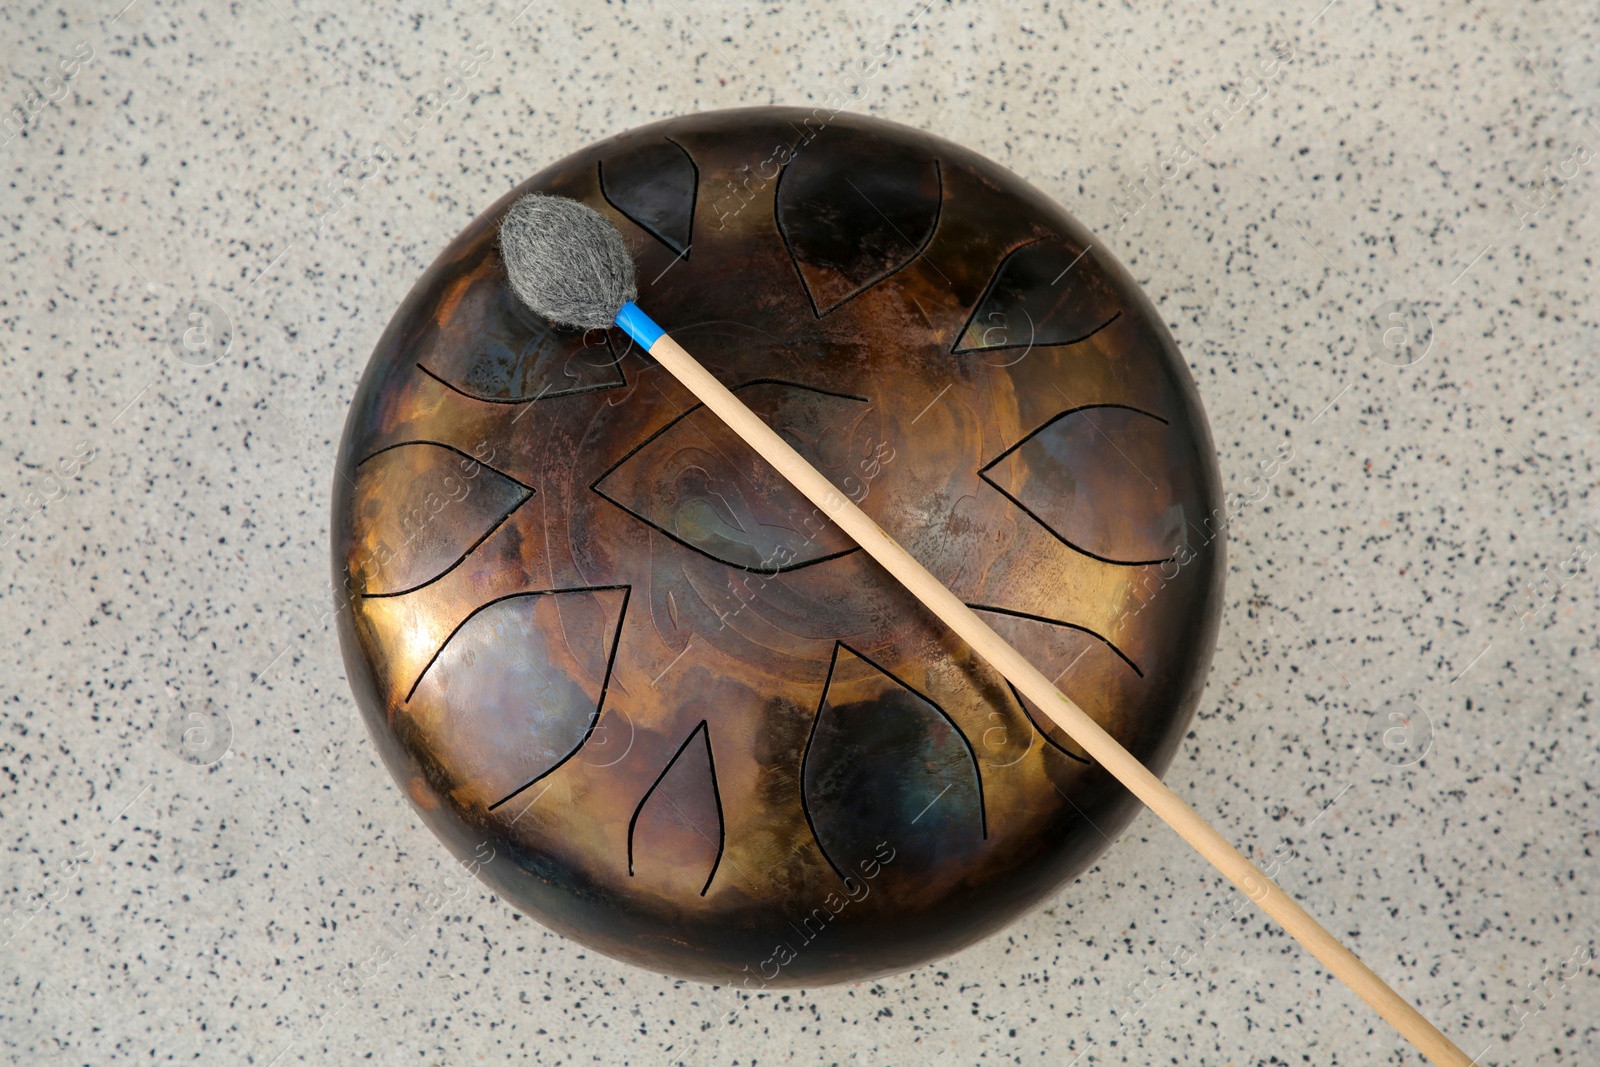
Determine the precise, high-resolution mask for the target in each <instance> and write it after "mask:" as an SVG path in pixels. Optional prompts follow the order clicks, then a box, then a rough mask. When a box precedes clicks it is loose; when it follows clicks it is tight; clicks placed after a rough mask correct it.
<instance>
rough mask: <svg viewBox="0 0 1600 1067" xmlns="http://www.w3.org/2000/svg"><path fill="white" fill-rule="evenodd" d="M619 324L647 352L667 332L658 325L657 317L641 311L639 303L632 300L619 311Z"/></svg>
mask: <svg viewBox="0 0 1600 1067" xmlns="http://www.w3.org/2000/svg"><path fill="white" fill-rule="evenodd" d="M617 325H618V326H620V327H621V328H622V332H623V333H625V334H627V335H628V336H629V337H631V338H633V339H634V340H635V341H637V342H638V343H639V347H641V348H643V349H644V350H645V351H646V352H648V351H650V349H651V348H652V347H654V345H655V343H656V342H657V341H659V340H661V335H662V334H664V333H666V332H667V331H666V330H663V329H662V328H661V327H659V326H657V325H656V320H655V319H652V318H651V317H650V316H649V315H646V314H645V313H644V312H643V311H640V310H639V305H638V304H635V303H634V302H633V301H632V300H630V301H628V302H627V303H626V304H623V305H622V308H621V310H619V311H618V312H617Z"/></svg>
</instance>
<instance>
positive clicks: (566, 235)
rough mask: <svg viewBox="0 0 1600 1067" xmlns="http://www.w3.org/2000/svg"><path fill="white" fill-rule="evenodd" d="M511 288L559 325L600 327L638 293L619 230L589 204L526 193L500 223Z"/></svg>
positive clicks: (586, 327) (590, 328)
mask: <svg viewBox="0 0 1600 1067" xmlns="http://www.w3.org/2000/svg"><path fill="white" fill-rule="evenodd" d="M500 257H501V259H502V260H503V261H504V262H505V265H506V274H507V275H508V276H509V277H510V281H511V291H512V292H514V293H516V294H517V296H518V298H520V299H521V300H522V302H523V303H525V304H527V305H528V306H529V307H530V308H532V309H533V310H534V311H536V312H538V313H539V314H540V315H542V316H544V317H545V318H547V319H549V320H550V321H551V322H553V323H555V324H556V325H558V326H570V327H573V328H576V329H582V330H596V329H605V328H606V327H608V326H610V325H611V324H612V321H613V320H614V319H615V318H616V316H617V312H618V311H619V310H621V308H622V305H623V304H625V303H627V302H628V301H630V300H632V299H634V297H636V296H637V295H638V286H637V283H636V281H635V277H634V268H633V257H632V256H630V255H629V254H628V246H627V245H625V244H623V242H622V235H621V234H620V233H618V232H617V228H616V227H615V226H613V225H611V223H610V222H608V221H607V220H606V218H605V217H604V216H603V215H601V214H600V213H599V212H598V211H596V210H594V208H592V207H590V206H589V205H588V204H582V203H579V202H578V201H576V200H570V199H568V198H567V197H564V196H544V195H542V194H539V193H529V194H528V195H527V196H524V197H523V198H521V199H520V200H518V201H517V202H516V203H514V204H512V205H511V210H510V211H507V212H506V217H505V220H504V221H503V222H501V223H500Z"/></svg>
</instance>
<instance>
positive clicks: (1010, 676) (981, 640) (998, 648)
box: [617, 304, 1473, 1067]
mask: <svg viewBox="0 0 1600 1067" xmlns="http://www.w3.org/2000/svg"><path fill="white" fill-rule="evenodd" d="M625 319H626V320H627V321H625ZM641 320H643V322H641ZM617 321H618V323H619V325H622V326H623V328H624V329H626V330H628V332H629V333H630V334H632V335H633V336H634V337H635V338H636V339H638V340H640V341H641V343H644V344H645V345H646V347H647V348H648V350H649V352H650V355H652V356H654V357H655V359H656V362H658V363H660V364H661V365H662V366H663V367H665V368H666V369H667V370H668V371H670V372H671V373H672V375H673V376H674V377H676V378H677V379H678V381H680V382H682V383H683V384H684V385H685V386H686V387H687V388H688V389H689V391H690V392H692V393H693V394H694V395H695V396H696V397H698V398H699V399H700V401H701V403H703V404H705V406H706V407H708V408H710V409H711V410H712V411H713V412H715V413H716V414H717V415H718V416H719V417H720V418H721V419H722V421H723V422H725V423H727V424H728V426H729V427H730V428H732V429H733V431H734V432H735V433H737V434H738V435H739V436H740V437H741V438H743V439H744V441H745V442H746V443H747V444H749V445H750V447H751V448H753V449H755V450H756V452H757V453H758V454H759V455H760V456H761V458H762V459H764V460H766V461H767V462H768V463H770V464H772V466H773V467H774V468H775V469H776V470H777V471H778V473H779V474H782V475H783V476H784V477H785V478H787V479H788V480H789V481H790V482H791V483H793V485H794V487H795V488H796V489H799V490H800V492H802V493H804V494H805V495H806V497H807V499H809V500H810V501H811V502H812V503H813V504H815V505H816V506H817V507H819V508H821V509H822V510H823V511H824V512H826V513H827V514H828V515H829V517H831V518H832V519H833V521H835V522H836V523H838V524H839V528H840V529H842V530H843V531H844V532H845V533H847V534H849V535H850V537H851V538H852V539H853V540H854V541H855V542H856V544H858V545H860V546H861V547H862V548H863V549H865V550H866V552H867V554H868V555H869V556H871V557H872V558H873V559H875V560H877V561H878V563H879V564H880V565H882V567H883V569H884V570H886V571H888V572H889V573H890V574H891V575H893V576H894V577H895V579H896V580H897V581H899V582H900V584H901V585H904V586H905V587H906V588H907V589H908V590H910V591H911V594H912V595H913V596H915V597H916V598H917V599H918V600H920V601H921V602H922V603H923V605H924V606H925V607H926V608H927V609H928V610H929V611H931V612H933V613H934V614H935V615H937V616H938V617H939V618H940V619H942V620H944V623H945V625H946V626H948V627H950V629H951V630H953V631H954V632H955V633H956V634H957V635H958V636H959V637H960V638H961V639H962V640H963V641H965V642H966V643H967V644H968V645H969V646H971V648H972V650H973V651H974V652H976V653H977V654H978V655H980V656H982V657H983V658H984V660H985V661H987V662H988V664H989V665H990V666H992V667H993V668H994V669H995V670H997V671H999V672H1000V673H1001V674H1002V675H1004V676H1005V677H1006V679H1007V680H1008V681H1010V682H1011V684H1012V685H1014V686H1016V687H1017V689H1018V690H1019V691H1021V692H1022V693H1023V694H1025V695H1026V696H1027V697H1029V698H1030V699H1031V700H1032V701H1033V702H1034V704H1036V705H1038V707H1039V708H1040V710H1042V711H1043V712H1044V713H1045V714H1046V715H1048V716H1050V718H1051V719H1052V720H1054V721H1055V723H1056V725H1058V726H1060V727H1061V728H1062V729H1063V730H1065V731H1066V732H1067V733H1068V734H1069V735H1070V736H1071V737H1072V739H1073V740H1074V741H1076V742H1077V743H1078V744H1080V745H1082V746H1083V749H1084V751H1086V752H1087V753H1089V755H1090V756H1092V757H1094V759H1095V760H1096V761H1098V762H1099V764H1100V765H1101V766H1102V767H1104V768H1105V769H1106V770H1108V771H1110V772H1111V773H1112V774H1113V775H1115V776H1116V779H1117V781H1119V782H1121V783H1122V784H1123V785H1124V786H1126V787H1127V788H1128V790H1129V791H1130V792H1132V793H1133V795H1134V796H1136V797H1138V798H1139V799H1140V800H1141V801H1143V802H1144V804H1145V806H1146V807H1148V808H1149V809H1150V810H1151V811H1153V812H1155V813H1156V815H1157V816H1159V817H1160V819H1161V821H1162V822H1164V823H1166V824H1167V825H1168V826H1170V827H1172V829H1174V830H1176V831H1177V832H1178V836H1179V837H1182V838H1183V839H1184V840H1185V841H1187V842H1189V844H1190V845H1192V846H1193V847H1194V849H1195V851H1196V852H1198V853H1200V855H1202V856H1204V857H1205V858H1206V859H1207V860H1208V861H1210V863H1211V865H1212V866H1213V867H1215V868H1216V869H1217V870H1219V871H1221V872H1222V874H1223V876H1224V877H1226V878H1227V879H1228V881H1230V882H1232V883H1233V884H1234V885H1235V886H1237V887H1238V889H1239V891H1240V892H1241V893H1243V894H1244V895H1245V896H1247V897H1249V898H1250V899H1251V900H1253V901H1255V902H1256V904H1258V905H1259V906H1260V907H1261V910H1262V911H1264V912H1266V913H1267V914H1268V915H1269V916H1271V917H1272V919H1273V920H1274V921H1275V922H1276V923H1277V924H1278V925H1279V926H1281V927H1283V928H1284V929H1285V930H1287V931H1288V932H1289V933H1290V935H1291V936H1293V937H1294V939H1295V940H1296V941H1298V942H1300V944H1302V945H1304V946H1305V948H1306V950H1307V951H1309V952H1310V953H1311V954H1312V955H1313V956H1315V957H1316V958H1317V959H1319V960H1321V961H1322V965H1323V966H1324V967H1326V968H1328V970H1330V971H1332V972H1333V974H1334V976H1335V977H1337V978H1338V979H1339V980H1340V981H1342V982H1343V983H1344V984H1345V985H1347V986H1349V987H1350V988H1351V989H1353V990H1354V991H1355V992H1356V994H1357V995H1358V996H1360V997H1361V999H1362V1000H1364V1001H1366V1002H1367V1003H1368V1004H1370V1005H1372V1007H1373V1008H1374V1009H1375V1010H1376V1011H1377V1012H1378V1014H1379V1015H1381V1016H1383V1017H1384V1018H1385V1019H1387V1020H1388V1021H1389V1023H1390V1025H1392V1026H1393V1027H1394V1028H1395V1029H1396V1030H1398V1031H1400V1033H1401V1035H1403V1036H1404V1037H1405V1039H1406V1040H1407V1041H1410V1042H1411V1043H1412V1044H1413V1045H1415V1046H1416V1048H1417V1050H1418V1051H1419V1052H1421V1053H1422V1054H1423V1055H1424V1056H1426V1057H1427V1058H1428V1059H1429V1060H1431V1061H1432V1062H1433V1063H1435V1064H1436V1065H1438V1067H1473V1064H1472V1061H1471V1060H1469V1059H1468V1058H1467V1057H1466V1055H1465V1054H1463V1053H1462V1051H1461V1050H1460V1049H1458V1048H1456V1046H1455V1045H1453V1044H1451V1042H1450V1039H1449V1038H1447V1037H1445V1036H1444V1035H1443V1034H1442V1033H1440V1032H1439V1031H1438V1029H1437V1028H1436V1027H1435V1026H1434V1025H1433V1024H1432V1023H1430V1022H1429V1021H1428V1020H1427V1019H1425V1018H1423V1017H1422V1014H1421V1013H1420V1012H1419V1011H1417V1009H1416V1008H1413V1007H1412V1006H1411V1005H1410V1004H1409V1003H1407V1002H1406V1000H1405V999H1404V998H1403V997H1401V996H1400V994H1398V993H1396V992H1395V991H1394V990H1393V989H1390V988H1389V986H1388V985H1387V984H1386V983H1385V982H1384V980H1383V979H1382V978H1379V977H1378V976H1377V975H1376V974H1374V973H1373V972H1372V969H1371V968H1369V967H1368V966H1367V965H1366V964H1364V963H1362V962H1361V960H1360V959H1358V958H1357V957H1356V954H1355V953H1353V952H1351V951H1350V950H1349V949H1348V948H1345V946H1344V945H1343V944H1342V943H1341V942H1340V941H1339V940H1338V939H1337V938H1335V937H1334V936H1333V935H1332V934H1330V933H1328V931H1326V930H1324V929H1323V928H1322V926H1321V925H1320V924H1319V923H1318V922H1317V921H1316V920H1315V919H1313V918H1312V917H1311V916H1310V915H1308V914H1307V913H1306V911H1305V909H1304V908H1302V907H1301V906H1300V905H1299V904H1297V903H1295V901H1294V900H1293V899H1292V898H1291V897H1290V896H1289V895H1288V894H1287V893H1285V892H1284V891H1283V890H1282V889H1280V888H1278V886H1277V885H1276V884H1274V883H1273V881H1272V879H1270V878H1268V877H1267V876H1266V875H1265V874H1263V873H1262V872H1261V870H1260V869H1259V868H1257V867H1256V865H1255V864H1253V863H1251V862H1250V861H1249V860H1248V859H1246V858H1245V856H1244V854H1243V853H1242V852H1240V851H1239V850H1238V849H1236V848H1234V847H1233V845H1232V844H1230V843H1229V842H1228V840H1227V839H1226V838H1225V837H1223V836H1222V835H1221V834H1219V833H1217V831H1216V830H1214V829H1213V828H1212V826H1211V824H1210V823H1208V822H1206V821H1205V820H1204V819H1202V818H1201V817H1200V816H1199V815H1198V814H1197V813H1196V812H1195V810H1194V809H1193V808H1191V807H1190V806H1189V805H1188V804H1185V803H1184V802H1183V801H1182V800H1181V799H1180V798H1179V797H1178V795H1177V794H1176V793H1174V792H1173V791H1172V790H1170V789H1168V788H1167V787H1166V786H1165V785H1163V784H1162V782H1161V779H1160V778H1157V777H1156V776H1155V775H1154V774H1152V773H1151V772H1150V771H1149V769H1148V768H1146V767H1145V765H1144V764H1142V763H1140V762H1139V761H1138V760H1136V759H1134V758H1133V756H1131V755H1130V754H1129V753H1128V750H1127V749H1125V748H1123V747H1122V746H1121V745H1120V744H1118V743H1117V741H1116V739H1115V738H1113V737H1112V736H1111V735H1110V734H1108V733H1106V732H1105V730H1103V729H1101V727H1100V724H1099V723H1097V722H1095V721H1094V720H1093V719H1091V718H1090V717H1089V716H1088V715H1087V714H1086V713H1085V712H1084V710H1083V709H1082V708H1080V707H1078V705H1076V704H1074V703H1073V702H1072V700H1071V699H1069V698H1068V697H1067V696H1066V694H1064V693H1062V692H1061V691H1060V690H1059V689H1057V688H1056V687H1055V685H1054V684H1053V683H1052V682H1051V681H1050V679H1048V678H1046V677H1045V676H1044V675H1043V674H1041V673H1040V672H1039V670H1038V668H1036V667H1034V665H1033V664H1031V663H1029V662H1028V661H1027V660H1026V659H1024V658H1023V657H1022V654H1021V653H1019V652H1018V651H1017V650H1016V649H1014V648H1012V647H1011V646H1010V645H1009V644H1007V643H1006V642H1005V641H1004V640H1003V639H1002V638H1001V637H1000V635H999V634H997V633H995V632H994V630H992V629H990V628H989V625H988V624H987V623H985V622H984V621H983V620H982V619H980V618H978V616H977V615H975V614H973V611H972V609H971V608H969V607H967V605H966V604H964V603H962V602H961V600H960V599H959V598H958V597H957V596H956V595H955V594H954V593H952V592H950V590H949V589H947V588H945V586H944V585H943V583H941V582H940V581H939V580H938V579H937V578H935V577H934V576H933V575H932V574H929V573H928V570H927V568H926V567H924V566H923V565H922V564H920V563H918V562H917V561H916V559H915V558H914V557H913V556H912V555H911V553H909V552H907V551H906V550H905V549H904V548H901V547H900V544H899V542H897V541H896V540H895V539H894V538H892V537H890V536H889V535H888V534H886V533H884V532H883V530H882V529H881V528H880V527H879V526H878V524H877V523H875V522H873V521H872V520H871V519H870V518H868V517H867V514H866V512H864V511H862V510H861V509H860V508H858V507H856V505H855V504H854V503H853V502H852V501H851V500H850V499H849V498H847V497H846V496H844V494H842V493H840V492H839V490H838V489H836V488H834V486H833V483H832V482H830V481H828V479H827V478H825V477H823V475H822V474H821V473H820V472H818V471H817V469H816V468H815V467H813V466H812V465H811V464H810V463H808V462H806V460H805V458H804V457H803V456H801V455H800V453H798V452H796V451H795V450H794V449H793V448H791V447H789V445H788V443H787V442H785V441H784V440H783V438H781V437H779V436H778V435H777V434H776V433H774V432H773V431H772V429H771V428H770V427H769V426H767V424H766V423H764V422H762V421H761V419H760V418H758V417H757V416H756V414H755V412H753V411H751V410H750V409H749V408H747V407H745V405H744V403H743V402H742V401H740V400H739V398H738V397H736V396H734V395H733V393H731V392H729V391H728V389H727V388H726V387H725V386H723V384H722V383H721V382H719V381H717V379H716V378H714V377H712V376H711V374H710V372H708V371H707V370H706V369H705V368H704V367H702V366H701V365H700V363H699V362H698V361H697V360H696V359H695V358H694V357H693V356H691V355H689V353H688V352H686V351H684V349H683V347H682V346H681V345H679V344H678V343H677V342H676V341H674V340H673V339H672V338H671V337H668V336H667V335H666V334H665V333H660V334H659V336H655V337H652V336H651V335H652V333H658V332H659V330H660V328H659V327H656V328H655V330H654V331H651V330H648V329H642V330H639V332H635V331H636V329H638V328H639V327H641V326H642V325H643V323H648V322H649V320H648V318H647V317H646V316H644V314H643V313H642V312H640V311H639V310H638V308H637V307H635V306H634V305H632V304H628V305H626V306H625V307H624V309H623V312H622V313H621V314H619V315H618V316H617ZM649 324H650V325H652V326H653V325H654V324H653V323H649ZM641 333H642V334H643V336H640V334H641Z"/></svg>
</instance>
